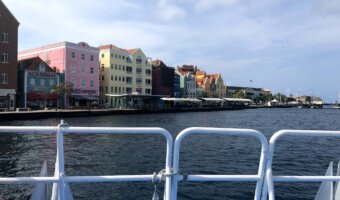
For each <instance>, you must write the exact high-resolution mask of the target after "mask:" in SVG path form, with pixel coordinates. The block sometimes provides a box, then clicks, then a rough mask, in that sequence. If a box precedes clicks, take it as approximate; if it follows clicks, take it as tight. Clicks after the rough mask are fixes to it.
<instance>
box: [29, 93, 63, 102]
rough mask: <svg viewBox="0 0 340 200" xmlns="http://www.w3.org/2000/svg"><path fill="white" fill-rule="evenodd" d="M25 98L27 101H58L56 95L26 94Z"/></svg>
mask: <svg viewBox="0 0 340 200" xmlns="http://www.w3.org/2000/svg"><path fill="white" fill-rule="evenodd" d="M26 97H27V100H38V99H44V100H57V99H58V95H57V94H39V93H27V96H26Z"/></svg>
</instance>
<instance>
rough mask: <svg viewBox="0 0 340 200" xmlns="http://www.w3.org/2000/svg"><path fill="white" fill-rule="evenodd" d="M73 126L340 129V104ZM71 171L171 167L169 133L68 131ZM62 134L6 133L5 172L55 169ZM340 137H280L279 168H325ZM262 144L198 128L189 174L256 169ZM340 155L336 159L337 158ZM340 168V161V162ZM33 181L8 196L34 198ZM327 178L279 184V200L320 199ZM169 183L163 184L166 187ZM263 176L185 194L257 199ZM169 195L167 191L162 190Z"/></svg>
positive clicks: (9, 189)
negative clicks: (58, 138) (257, 180)
mask: <svg viewBox="0 0 340 200" xmlns="http://www.w3.org/2000/svg"><path fill="white" fill-rule="evenodd" d="M65 121H66V122H67V123H68V124H69V125H71V126H89V127H94V126H97V127H162V128H165V129H167V130H168V131H169V132H170V133H171V134H172V135H173V137H174V138H175V137H176V135H177V134H178V133H179V132H180V131H181V130H183V129H185V128H187V127H223V128H250V129H256V130H258V131H260V132H261V133H263V134H264V135H265V136H266V137H267V138H268V139H269V138H270V137H271V135H272V134H273V133H275V132H276V131H278V130H281V129H307V130H340V110H337V109H297V108H290V109H249V110H235V111H216V112H192V113H190V112H188V113H167V114H145V115H122V116H101V117H87V118H67V119H65ZM59 122H60V119H44V120H35V121H7V122H6V121H2V122H0V125H1V126H8V125H11V126H55V125H57V124H58V123H59ZM64 139H65V141H64V145H65V147H64V148H65V171H66V174H67V175H124V174H126V175H127V174H152V173H153V172H159V171H160V170H162V169H163V168H164V163H165V140H164V138H162V137H161V136H155V135H129V136H128V135H94V134H88V135H78V134H70V135H66V136H65V138H64ZM55 142H56V138H55V135H20V134H16V135H13V134H12V135H9V134H1V136H0V176H1V177H13V176H37V175H38V174H39V171H40V168H41V165H42V163H43V161H44V160H46V161H47V162H48V174H49V175H50V176H52V175H53V172H54V162H55V155H56V143H55ZM339 142H340V138H339V139H338V138H333V137H327V138H306V137H294V138H291V137H284V138H282V140H280V141H279V142H278V143H277V148H276V150H275V156H274V161H273V174H274V175H324V173H325V171H326V169H327V166H328V165H329V162H330V161H336V162H337V161H339V160H340V145H339ZM259 155H260V143H259V142H258V141H257V140H256V139H252V138H242V137H237V136H232V137H230V136H211V135H210V136H207V135H194V136H189V137H188V138H186V139H185V140H184V141H183V143H182V148H181V157H180V171H181V173H184V174H256V173H257V168H258V160H259ZM336 162H335V163H336ZM334 167H335V166H334ZM33 187H34V186H32V185H1V187H0V199H28V198H29V196H30V192H31V191H32V189H33ZM318 187H319V183H275V192H276V198H277V199H279V200H283V199H284V200H287V199H288V200H289V199H294V200H309V199H314V197H315V195H316V192H317V190H318ZM71 190H72V193H73V196H74V197H75V199H119V200H120V199H122V200H123V199H124V200H126V199H141V200H144V199H151V198H152V194H153V185H152V183H151V182H150V183H145V182H142V183H83V184H71ZM161 190H162V187H161V186H160V188H159V191H160V193H161ZM254 190H255V183H237V182H232V183H221V182H219V183H214V182H206V183H205V182H200V183H192V182H182V183H180V184H179V188H178V199H180V200H182V199H183V200H193V199H195V200H196V199H197V200H208V199H216V200H219V199H221V200H222V199H237V200H244V199H252V198H253V196H254ZM160 196H162V195H160Z"/></svg>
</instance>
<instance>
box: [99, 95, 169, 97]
mask: <svg viewBox="0 0 340 200" xmlns="http://www.w3.org/2000/svg"><path fill="white" fill-rule="evenodd" d="M105 96H108V97H166V95H151V94H105Z"/></svg>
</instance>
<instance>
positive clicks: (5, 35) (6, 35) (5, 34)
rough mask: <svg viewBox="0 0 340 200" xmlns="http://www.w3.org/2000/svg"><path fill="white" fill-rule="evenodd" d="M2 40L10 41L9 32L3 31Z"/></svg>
mask: <svg viewBox="0 0 340 200" xmlns="http://www.w3.org/2000/svg"><path fill="white" fill-rule="evenodd" d="M1 41H2V42H6V43H8V33H2V35H1Z"/></svg>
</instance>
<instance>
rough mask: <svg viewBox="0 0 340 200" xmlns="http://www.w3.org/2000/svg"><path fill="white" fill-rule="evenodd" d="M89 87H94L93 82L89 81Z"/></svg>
mask: <svg viewBox="0 0 340 200" xmlns="http://www.w3.org/2000/svg"><path fill="white" fill-rule="evenodd" d="M90 87H91V88H93V87H94V80H90Z"/></svg>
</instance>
